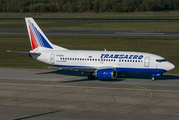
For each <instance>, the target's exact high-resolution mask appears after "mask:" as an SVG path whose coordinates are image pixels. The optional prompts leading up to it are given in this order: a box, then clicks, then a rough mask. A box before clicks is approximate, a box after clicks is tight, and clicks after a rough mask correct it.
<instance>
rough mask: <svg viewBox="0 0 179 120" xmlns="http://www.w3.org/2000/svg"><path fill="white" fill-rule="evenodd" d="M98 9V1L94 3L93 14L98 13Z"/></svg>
mask: <svg viewBox="0 0 179 120" xmlns="http://www.w3.org/2000/svg"><path fill="white" fill-rule="evenodd" d="M99 7H100V3H99V1H98V0H95V1H94V12H95V13H99Z"/></svg>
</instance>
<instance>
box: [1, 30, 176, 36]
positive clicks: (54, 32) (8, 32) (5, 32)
mask: <svg viewBox="0 0 179 120" xmlns="http://www.w3.org/2000/svg"><path fill="white" fill-rule="evenodd" d="M43 32H44V33H45V34H46V35H85V36H160V37H162V36H164V37H179V31H110V30H43ZM0 35H28V33H27V30H0Z"/></svg>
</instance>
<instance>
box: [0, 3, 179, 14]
mask: <svg viewBox="0 0 179 120" xmlns="http://www.w3.org/2000/svg"><path fill="white" fill-rule="evenodd" d="M165 10H179V0H0V12H20V13H24V12H38V13H45V12H72V13H83V12H95V13H98V12H145V11H165Z"/></svg>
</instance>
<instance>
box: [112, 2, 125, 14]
mask: <svg viewBox="0 0 179 120" xmlns="http://www.w3.org/2000/svg"><path fill="white" fill-rule="evenodd" d="M113 11H114V12H123V11H124V9H123V6H122V4H121V3H117V4H116V5H115V6H114V8H113Z"/></svg>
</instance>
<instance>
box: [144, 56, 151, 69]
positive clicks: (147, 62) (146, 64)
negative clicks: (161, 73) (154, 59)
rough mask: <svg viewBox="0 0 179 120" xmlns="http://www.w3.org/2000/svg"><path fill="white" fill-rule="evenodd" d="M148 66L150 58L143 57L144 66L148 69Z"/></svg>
mask: <svg viewBox="0 0 179 120" xmlns="http://www.w3.org/2000/svg"><path fill="white" fill-rule="evenodd" d="M149 65H150V57H145V60H144V66H145V67H149Z"/></svg>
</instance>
